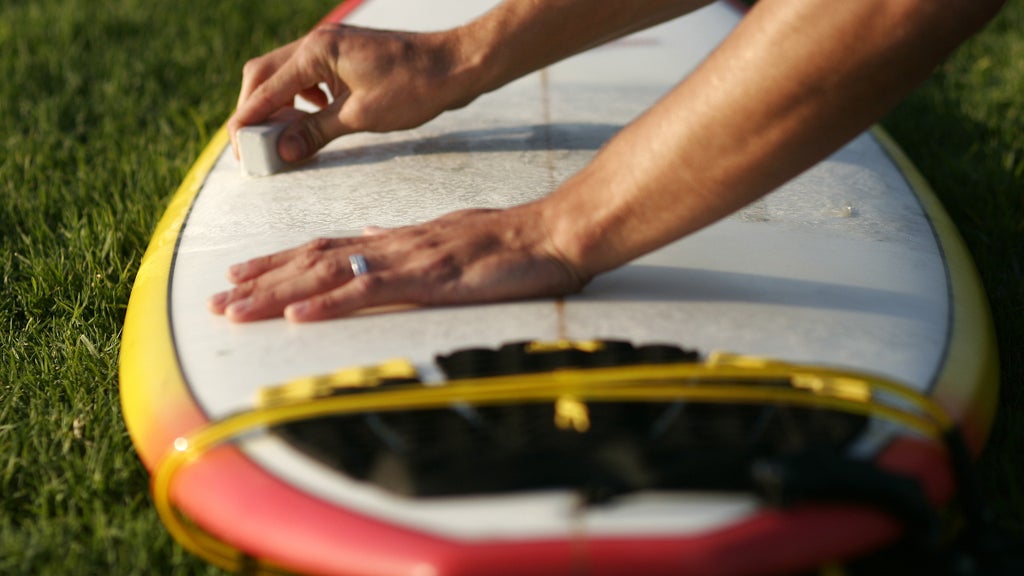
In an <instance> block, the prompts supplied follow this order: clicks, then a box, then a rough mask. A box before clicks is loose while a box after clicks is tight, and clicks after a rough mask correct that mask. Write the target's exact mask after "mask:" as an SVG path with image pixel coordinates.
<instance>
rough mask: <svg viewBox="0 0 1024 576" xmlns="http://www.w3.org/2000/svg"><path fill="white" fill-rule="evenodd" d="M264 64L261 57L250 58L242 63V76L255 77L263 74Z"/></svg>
mask: <svg viewBox="0 0 1024 576" xmlns="http://www.w3.org/2000/svg"><path fill="white" fill-rule="evenodd" d="M265 69H266V66H265V65H264V63H263V58H252V59H250V60H249V61H247V62H246V63H245V64H243V65H242V76H243V77H244V78H257V77H259V76H261V75H262V74H263V71H264V70H265Z"/></svg>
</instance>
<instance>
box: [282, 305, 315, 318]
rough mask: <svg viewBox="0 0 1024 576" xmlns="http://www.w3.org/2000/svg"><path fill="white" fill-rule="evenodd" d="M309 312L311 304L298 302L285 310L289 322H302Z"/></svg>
mask: <svg viewBox="0 0 1024 576" xmlns="http://www.w3.org/2000/svg"><path fill="white" fill-rule="evenodd" d="M307 312H309V304H307V303H306V302H296V303H294V304H289V305H288V306H287V307H286V308H285V309H284V316H285V318H287V319H289V320H301V319H302V317H303V316H305V315H306V313H307Z"/></svg>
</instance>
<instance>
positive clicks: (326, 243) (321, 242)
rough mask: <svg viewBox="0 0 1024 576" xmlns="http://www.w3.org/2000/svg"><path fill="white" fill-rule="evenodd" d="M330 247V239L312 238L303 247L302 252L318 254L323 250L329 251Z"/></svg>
mask: <svg viewBox="0 0 1024 576" xmlns="http://www.w3.org/2000/svg"><path fill="white" fill-rule="evenodd" d="M331 245H332V243H331V239H330V238H324V237H320V238H314V239H312V240H310V241H309V242H306V243H305V244H304V245H303V247H302V251H303V252H305V253H311V254H314V253H320V252H323V251H325V250H329V249H330V248H331Z"/></svg>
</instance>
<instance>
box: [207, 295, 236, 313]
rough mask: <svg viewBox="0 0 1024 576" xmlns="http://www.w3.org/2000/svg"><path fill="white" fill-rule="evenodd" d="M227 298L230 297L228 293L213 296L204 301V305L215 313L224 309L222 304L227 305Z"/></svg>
mask: <svg viewBox="0 0 1024 576" xmlns="http://www.w3.org/2000/svg"><path fill="white" fill-rule="evenodd" d="M228 296H230V293H229V292H221V293H219V294H214V295H213V296H210V299H209V300H207V301H206V304H207V306H209V307H210V308H211V309H213V310H215V311H216V310H220V309H222V308H224V304H225V303H227V301H228Z"/></svg>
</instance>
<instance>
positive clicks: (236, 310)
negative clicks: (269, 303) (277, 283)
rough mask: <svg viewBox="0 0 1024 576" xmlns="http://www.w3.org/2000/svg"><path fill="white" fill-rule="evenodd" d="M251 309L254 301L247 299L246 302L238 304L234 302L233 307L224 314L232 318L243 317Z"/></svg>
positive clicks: (240, 301)
mask: <svg viewBox="0 0 1024 576" xmlns="http://www.w3.org/2000/svg"><path fill="white" fill-rule="evenodd" d="M251 309H252V300H251V299H249V298H246V299H244V300H239V301H238V302H232V303H231V305H230V306H228V307H227V309H225V310H224V314H225V315H227V316H232V317H235V316H241V315H243V314H245V313H246V312H248V311H249V310H251Z"/></svg>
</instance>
